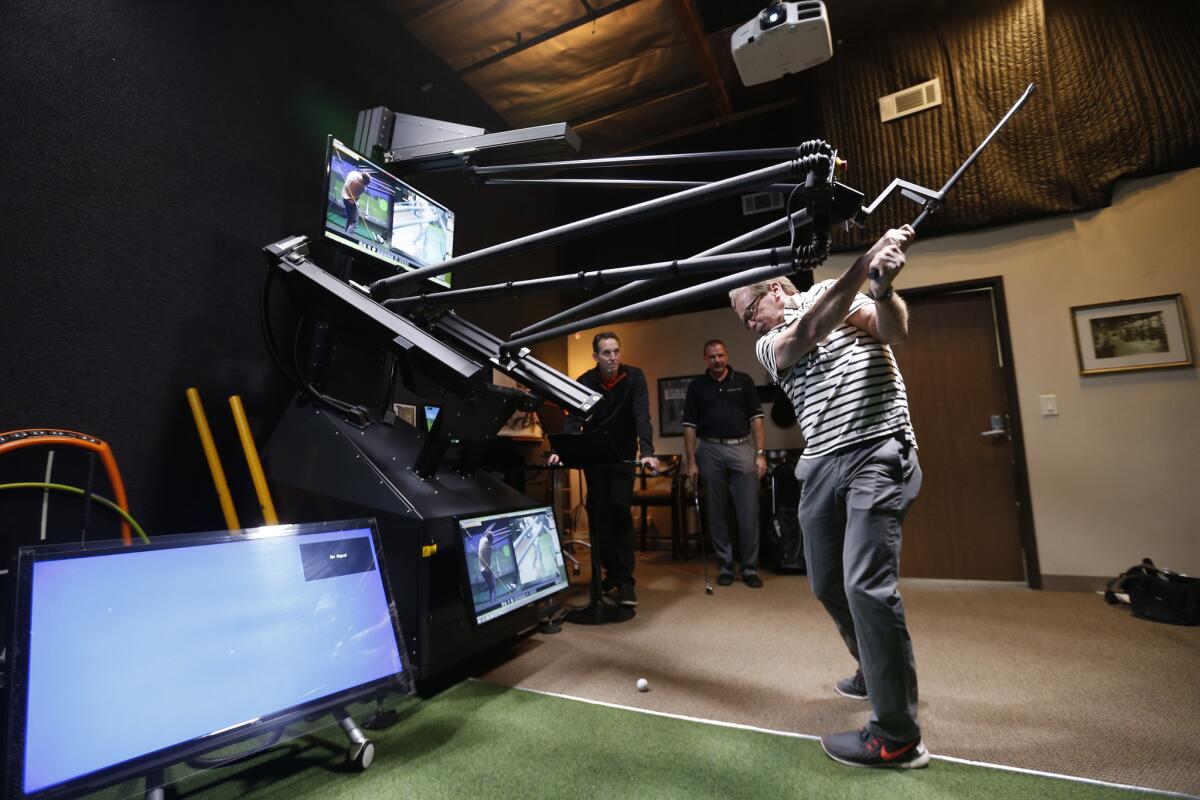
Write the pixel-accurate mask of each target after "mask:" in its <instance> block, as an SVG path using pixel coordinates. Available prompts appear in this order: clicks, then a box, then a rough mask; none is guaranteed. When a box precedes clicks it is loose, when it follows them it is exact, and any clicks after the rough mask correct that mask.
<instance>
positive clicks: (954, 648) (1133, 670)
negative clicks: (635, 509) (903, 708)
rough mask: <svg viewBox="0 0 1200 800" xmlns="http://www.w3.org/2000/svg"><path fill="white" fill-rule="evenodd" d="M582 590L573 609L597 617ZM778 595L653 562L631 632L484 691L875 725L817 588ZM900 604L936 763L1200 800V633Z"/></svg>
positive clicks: (936, 600)
mask: <svg viewBox="0 0 1200 800" xmlns="http://www.w3.org/2000/svg"><path fill="white" fill-rule="evenodd" d="M586 578H587V570H586V568H585V569H584V573H583V575H582V576H580V577H577V578H575V579H574V580H575V581H577V582H579V584H580V585H579V586H578V587H577V588H575V589H572V590H571V591H570V592H569V593H568V594H567V596H566V598H565V599H566V601H567V602H568V603H574V604H578V603H582V602H584V601H585V599H586V590H585V588H584V587H585V586H586V583H585V581H586ZM764 578H765V580H766V586H765V587H764V588H762V589H759V590H753V589H749V588H747V587H746V586H744V585H742V584H741V583H735V584H734V585H733V586H731V587H728V588H724V587H715V593H714V594H713V595H711V596H710V595H706V594H705V592H704V581H703V578H702V573H701V567H700V564H699V562H698V561H697V560H693V561H691V562H687V563H681V562H672V561H670V560H669V559H668V557H667V556H666V555H665V554H650V555H646V556H642V557H640V559H639V567H638V595H639V599H640V600H641V603H640V605H639V607H638V614H637V616H636V617H635V618H634V619H632V620H630V621H628V622H625V623H621V624H615V625H607V626H601V627H592V626H572V625H565V626H564V627H563V631H562V632H561V633H559V634H555V635H544V634H537V635H534V636H531V637H529V638H527V639H524V640H521V641H520V642H519V643H517V644H516V645H515V646H514V647H513V648H511V649H509V650H507V651H502V652H500V653H499V654H497V656H496V658H495V659H493V660H491V661H490V662H489V663H488V665H487V666H486V667H480V668H479V669H478V670H477V673H476V674H477V675H478V676H479V677H481V678H482V679H484V680H486V681H489V682H492V683H497V684H500V685H505V686H514V687H520V688H524V689H531V690H536V691H543V692H553V693H558V694H563V695H569V696H574V697H580V698H586V699H591V700H598V701H603V702H609V703H617V704H621V705H627V706H632V707H636V708H645V709H650V710H655V711H662V712H668V713H672V714H683V715H688V716H693V717H699V718H704V719H712V720H720V721H726V722H733V723H740V724H745V725H753V726H758V727H763V728H769V729H774V730H782V731H791V732H795V733H802V734H821V733H828V732H834V731H842V730H849V729H852V728H857V727H859V726H861V725H862V724H863V723H864V722H865V720H866V718H867V715H868V713H869V712H868V707H867V705H866V703H863V702H856V701H853V700H848V699H845V698H842V697H840V696H839V695H837V694H836V693H834V691H833V684H834V682H835V681H836V680H837V679H839V678H842V677H845V676H846V675H848V674H849V673H851V672H852V671H853V669H854V664H853V661H852V660H851V658H850V656H849V655H848V654H847V653H846V651H845V648H844V645H843V644H842V643H841V640H840V638H839V637H838V636H837V634H836V632H835V630H834V627H833V623H832V622H831V621H830V620H829V618H828V616H827V615H826V614H825V612H824V610H823V609H822V608H821V607H820V606H819V604H818V603H817V602H816V600H815V599H814V598H813V597H812V595H811V593H810V591H809V587H808V582H807V579H806V578H805V577H803V576H779V575H772V574H770V573H766V574H764ZM902 592H903V594H904V598H905V604H906V607H907V609H908V619H909V629H910V631H911V633H912V636H913V641H914V644H915V648H916V656H917V669H918V674H919V676H920V682H921V705H920V709H921V710H920V713H921V718H920V721H921V724H922V726H923V728H924V736H925V742H926V744H927V745H928V747H929V749H930V751H931V752H932V753H934V754H935V755H945V756H954V757H958V758H962V759H969V760H972V761H980V762H986V763H991V764H1001V765H1005V766H1011V767H1017V768H1023V769H1029V770H1039V771H1045V772H1051V773H1056V774H1063V775H1072V776H1078V777H1083V778H1090V779H1093V780H1101V781H1109V782H1114V783H1120V784H1129V785H1135V786H1142V787H1148V788H1155V789H1162V790H1167V791H1175V792H1184V793H1189V794H1200V737H1198V736H1197V733H1198V731H1200V725H1198V724H1197V721H1198V720H1200V628H1181V627H1176V626H1168V625H1159V624H1155V623H1150V622H1145V621H1142V620H1138V619H1134V618H1132V617H1130V616H1128V614H1127V613H1126V612H1124V611H1123V610H1120V609H1118V608H1114V607H1110V606H1107V605H1105V603H1104V602H1103V600H1101V599H1100V598H1099V597H1098V596H1097V595H1094V594H1076V593H1064V592H1035V591H1032V590H1029V589H1027V588H1025V587H1024V586H1022V585H1017V584H998V583H973V582H961V581H932V580H911V581H905V582H903V583H902ZM640 677H644V678H646V679H647V680H649V681H650V686H651V690H650V691H649V692H646V693H641V692H638V691H637V690H636V688H635V682H636V680H637V679H638V678H640ZM580 733H581V738H585V734H586V732H580ZM933 768H934V769H936V768H937V763H936V762H935V763H934V765H933Z"/></svg>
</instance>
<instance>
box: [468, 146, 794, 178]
mask: <svg viewBox="0 0 1200 800" xmlns="http://www.w3.org/2000/svg"><path fill="white" fill-rule="evenodd" d="M797 154H798V153H797V148H795V147H762V148H758V149H754V150H717V151H710V152H705V153H663V154H661V155H653V156H613V157H610V158H577V159H572V160H570V161H543V162H541V163H539V164H496V165H494V166H488V167H473V168H472V169H471V172H473V173H474V174H475V175H519V174H521V173H524V172H552V171H560V170H568V169H601V168H606V167H653V166H658V165H660V164H700V163H704V162H711V161H778V160H779V159H781V158H795V157H796V156H797ZM800 155H803V154H802V153H801V154H800Z"/></svg>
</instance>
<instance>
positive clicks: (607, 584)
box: [600, 578, 617, 593]
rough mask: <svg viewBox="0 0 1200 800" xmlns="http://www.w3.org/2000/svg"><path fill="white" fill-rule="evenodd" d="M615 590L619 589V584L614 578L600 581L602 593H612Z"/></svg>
mask: <svg viewBox="0 0 1200 800" xmlns="http://www.w3.org/2000/svg"><path fill="white" fill-rule="evenodd" d="M615 588H617V582H616V581H615V580H613V579H612V578H605V579H604V580H602V581H600V591H602V592H605V593H607V592H611V591H612V590H613V589H615Z"/></svg>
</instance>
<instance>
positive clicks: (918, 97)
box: [879, 78, 942, 122]
mask: <svg viewBox="0 0 1200 800" xmlns="http://www.w3.org/2000/svg"><path fill="white" fill-rule="evenodd" d="M941 104H942V82H941V80H939V79H938V78H934V79H933V80H931V81H925V82H924V83H919V84H917V85H916V86H910V87H909V88H907V89H902V90H900V91H898V92H894V93H892V94H889V95H887V96H885V97H881V98H879V119H880V121H881V122H891V121H892V120H894V119H899V118H900V117H907V116H908V115H909V114H915V113H917V112H918V111H924V110H925V109H927V108H933V107H934V106H940V105H941Z"/></svg>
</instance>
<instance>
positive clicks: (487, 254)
mask: <svg viewBox="0 0 1200 800" xmlns="http://www.w3.org/2000/svg"><path fill="white" fill-rule="evenodd" d="M810 158H821V159H822V160H824V161H825V162H826V165H828V164H829V163H830V161H829V159H830V157H829V156H827V155H825V154H819V155H817V156H808V157H804V158H796V159H794V160H792V161H786V162H784V163H782V164H775V165H773V166H770V167H764V168H762V169H758V170H754V171H753V172H747V173H744V174H741V175H735V176H733V177H731V178H726V179H724V180H720V181H714V182H713V183H710V184H707V185H705V186H697V187H696V188H694V189H684V190H683V191H681V192H676V193H674V194H669V195H666V196H665V197H656V198H654V199H652V200H646V201H645V202H642V203H637V204H635V205H632V206H627V207H625V208H618V209H615V210H613V211H608V212H605V213H603V214H597V215H596V216H594V217H588V218H586V219H581V220H577V221H575V222H568V223H567V224H565V225H560V226H558V227H557V228H550V229H548V230H544V231H540V232H538V233H531V234H529V235H528V236H522V237H520V238H517V239H513V240H511V241H508V242H502V243H501V244H497V245H493V246H491V247H485V248H483V249H482V250H476V251H475V252H473V253H467V254H466V255H462V256H457V257H455V258H451V259H448V260H446V261H442V262H440V263H438V264H434V265H432V266H428V267H421V268H420V269H416V270H413V271H412V272H404V273H401V274H399V275H393V276H391V277H389V278H383V279H382V280H379V281H376V282H375V283H373V284H371V294H372V296H373V297H375V298H376V299H381V298H383V297H385V296H386V295H387V293H388V292H389V291H390V290H393V289H396V288H398V287H400V286H402V285H404V284H405V283H411V282H413V281H418V280H421V279H422V278H427V277H429V276H431V275H441V274H442V273H445V272H452V271H453V272H461V271H462V270H463V269H464V268H466V267H468V266H474V265H475V264H477V263H479V262H481V261H486V260H489V259H493V258H499V257H501V256H508V255H513V254H514V253H519V252H523V251H525V250H531V249H533V248H535V247H543V246H546V245H551V244H556V243H558V242H562V241H566V240H568V239H573V238H575V237H578V236H583V235H584V234H588V233H593V232H595V231H599V230H604V229H606V228H611V227H614V226H616V225H619V224H624V223H628V222H634V221H636V220H640V219H646V218H649V217H653V216H656V215H659V214H664V213H666V212H668V211H676V210H679V209H682V208H689V207H691V206H695V205H699V204H700V203H704V202H707V201H709V200H715V199H717V198H720V197H727V196H729V195H734V194H738V193H739V192H742V191H746V190H747V189H757V188H758V187H760V186H764V185H766V184H771V183H774V182H776V181H777V180H779V179H781V178H790V177H796V176H798V175H800V174H801V172H807V171H808V169H809V166H810V163H809V159H810Z"/></svg>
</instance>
